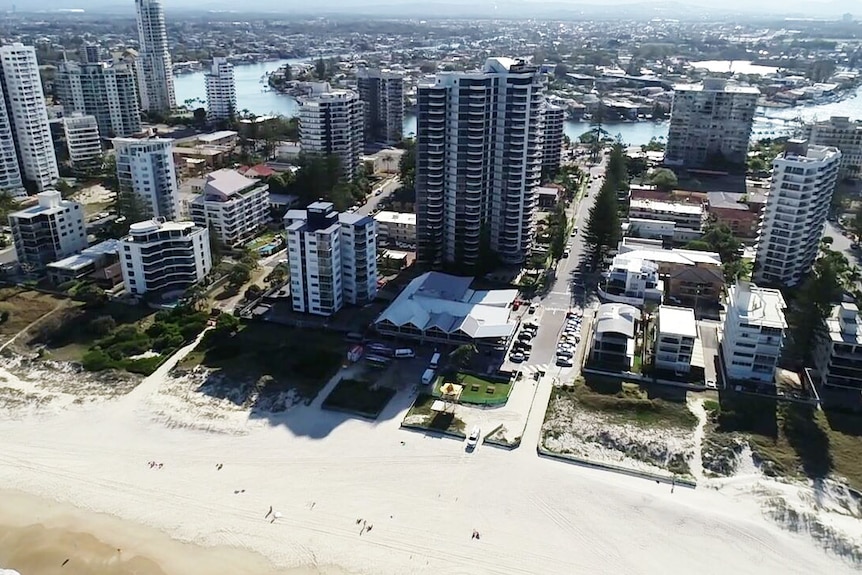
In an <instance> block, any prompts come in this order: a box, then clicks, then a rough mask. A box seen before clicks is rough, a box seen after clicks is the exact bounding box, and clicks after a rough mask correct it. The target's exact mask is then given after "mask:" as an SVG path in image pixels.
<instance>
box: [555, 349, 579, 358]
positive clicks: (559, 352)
mask: <svg viewBox="0 0 862 575" xmlns="http://www.w3.org/2000/svg"><path fill="white" fill-rule="evenodd" d="M574 355H575V354H574V353H572V352H571V351H569V350H567V349H558V350H557V357H558V358H560V357H574Z"/></svg>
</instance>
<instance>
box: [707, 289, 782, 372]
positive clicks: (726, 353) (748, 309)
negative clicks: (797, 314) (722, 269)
mask: <svg viewBox="0 0 862 575" xmlns="http://www.w3.org/2000/svg"><path fill="white" fill-rule="evenodd" d="M725 309H726V312H725V316H724V329H723V331H722V334H723V335H722V337H723V339H722V343H721V355H722V359H723V363H724V370H725V374H726V375H727V377H728V378H729V379H740V380H754V381H761V382H764V383H772V382H774V381H775V366H776V365H778V360H779V358H780V357H781V349H782V347H783V346H784V334H785V330H786V329H787V321H786V320H785V319H784V310H785V309H787V304H785V303H784V296H782V295H781V292H780V291H778V290H776V289H764V288H760V287H757V286H756V285H754V284H751V283H748V282H737V283H736V285H732V286H730V287H729V288H728V289H727V300H726V301H725Z"/></svg>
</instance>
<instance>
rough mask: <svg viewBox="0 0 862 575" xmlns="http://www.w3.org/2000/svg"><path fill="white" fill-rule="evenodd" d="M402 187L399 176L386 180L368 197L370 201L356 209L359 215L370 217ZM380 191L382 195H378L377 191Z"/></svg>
mask: <svg viewBox="0 0 862 575" xmlns="http://www.w3.org/2000/svg"><path fill="white" fill-rule="evenodd" d="M400 185H401V180H399V179H398V176H393V177H391V178H389V179H388V180H385V181H384V182H383V183H382V184H380V185H379V186H378V187H377V188H375V190H374V191H373V192H372V193H371V195H370V196H368V201H367V202H365V203H364V204H363V205H361V206H360V207H359V208H357V209H356V213H357V214H364V215H368V214H370V213H371V212H373V211H374V210H375V209H376V208H377V204H379V203H380V202H382V201H383V200H385V199H386V198H388V197H389V195H390V194H392V192H394V191H395V190H397V189H398V186H400ZM378 190H380V194H379V195H376V194H377V191H378Z"/></svg>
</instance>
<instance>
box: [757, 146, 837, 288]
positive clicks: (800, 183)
mask: <svg viewBox="0 0 862 575" xmlns="http://www.w3.org/2000/svg"><path fill="white" fill-rule="evenodd" d="M840 163H841V152H839V151H838V149H837V148H824V147H823V146H812V145H809V144H808V142H807V141H805V140H790V141H788V142H787V148H786V150H785V152H784V153H783V154H781V155H780V156H778V157H777V158H775V160H773V162H772V183H771V184H770V189H769V193H768V194H767V197H766V207H765V208H764V210H763V218H762V219H761V223H760V232H759V235H758V238H757V247H756V252H757V253H756V256H755V260H754V274H753V277H754V281H755V282H757V283H758V284H764V285H771V286H776V287H793V286H795V285H798V284H799V283H800V282H801V281H802V279H803V278H804V277H805V275H806V274H807V273H808V272H809V270H811V266H812V265H813V264H814V260H815V259H816V258H817V253H818V251H819V249H820V238H821V237H822V236H823V226H824V225H825V223H826V217H827V216H828V214H829V207H830V205H831V202H832V193H833V192H834V190H835V183H836V181H837V177H838V166H839V165H840Z"/></svg>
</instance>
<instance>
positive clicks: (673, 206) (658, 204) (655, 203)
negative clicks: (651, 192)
mask: <svg viewBox="0 0 862 575" xmlns="http://www.w3.org/2000/svg"><path fill="white" fill-rule="evenodd" d="M629 206H630V208H632V209H641V210H653V211H656V212H671V213H675V214H693V215H697V214H702V213H703V206H702V205H701V204H682V203H678V202H662V201H660V200H631V202H630V204H629Z"/></svg>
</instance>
